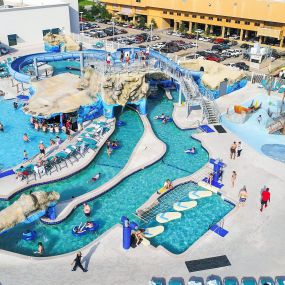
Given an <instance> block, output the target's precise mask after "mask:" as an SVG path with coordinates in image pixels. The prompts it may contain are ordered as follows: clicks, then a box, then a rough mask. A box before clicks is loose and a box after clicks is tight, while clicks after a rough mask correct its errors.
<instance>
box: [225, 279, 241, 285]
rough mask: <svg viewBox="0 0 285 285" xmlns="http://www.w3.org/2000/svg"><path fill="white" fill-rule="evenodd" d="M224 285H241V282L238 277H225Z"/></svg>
mask: <svg viewBox="0 0 285 285" xmlns="http://www.w3.org/2000/svg"><path fill="white" fill-rule="evenodd" d="M224 285H239V281H238V279H237V278H236V277H225V278H224Z"/></svg>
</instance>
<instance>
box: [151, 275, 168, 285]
mask: <svg viewBox="0 0 285 285" xmlns="http://www.w3.org/2000/svg"><path fill="white" fill-rule="evenodd" d="M149 285H166V282H165V279H164V278H157V277H153V278H152V279H151V281H149Z"/></svg>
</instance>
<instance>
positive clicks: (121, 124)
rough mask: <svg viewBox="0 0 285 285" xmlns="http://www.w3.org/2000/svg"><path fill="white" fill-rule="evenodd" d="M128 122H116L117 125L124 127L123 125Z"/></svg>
mask: <svg viewBox="0 0 285 285" xmlns="http://www.w3.org/2000/svg"><path fill="white" fill-rule="evenodd" d="M126 124H127V123H126V122H123V121H117V123H116V125H117V126H118V127H123V126H125V125H126Z"/></svg>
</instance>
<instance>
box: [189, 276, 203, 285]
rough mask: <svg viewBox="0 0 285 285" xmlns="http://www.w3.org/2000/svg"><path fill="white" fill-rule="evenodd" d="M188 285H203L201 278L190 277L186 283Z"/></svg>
mask: <svg viewBox="0 0 285 285" xmlns="http://www.w3.org/2000/svg"><path fill="white" fill-rule="evenodd" d="M188 285H204V279H203V278H202V277H196V276H192V277H190V279H189V281H188Z"/></svg>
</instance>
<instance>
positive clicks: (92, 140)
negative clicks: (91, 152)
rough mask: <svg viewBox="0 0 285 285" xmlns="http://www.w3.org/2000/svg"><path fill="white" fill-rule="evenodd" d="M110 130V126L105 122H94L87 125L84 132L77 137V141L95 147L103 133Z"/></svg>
mask: <svg viewBox="0 0 285 285" xmlns="http://www.w3.org/2000/svg"><path fill="white" fill-rule="evenodd" d="M109 131H110V127H109V125H108V124H107V123H106V122H96V123H93V124H91V125H89V126H88V127H87V128H86V129H85V130H84V132H82V134H81V135H80V136H79V137H78V141H82V142H85V143H86V144H88V145H89V146H90V148H93V147H96V144H97V143H99V142H100V141H101V140H102V139H103V136H104V134H105V133H107V132H109Z"/></svg>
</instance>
